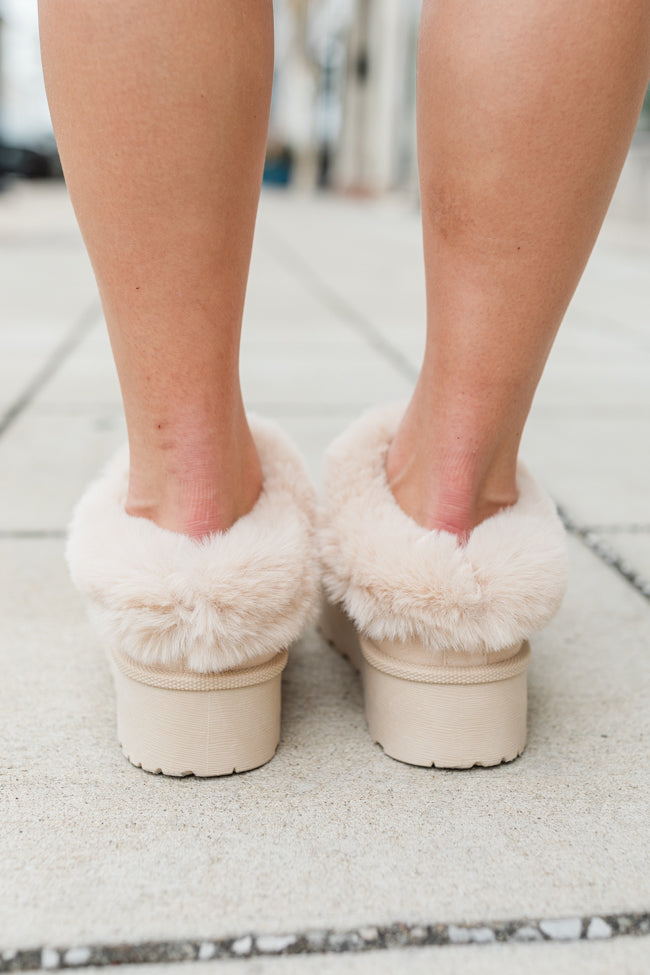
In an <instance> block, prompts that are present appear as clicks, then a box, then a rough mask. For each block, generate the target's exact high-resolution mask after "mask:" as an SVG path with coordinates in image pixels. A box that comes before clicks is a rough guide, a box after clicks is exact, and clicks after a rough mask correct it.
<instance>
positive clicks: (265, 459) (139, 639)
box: [67, 417, 319, 673]
mask: <svg viewBox="0 0 650 975" xmlns="http://www.w3.org/2000/svg"><path fill="white" fill-rule="evenodd" d="M249 423H250V426H251V431H252V433H253V437H254V439H255V443H256V445H257V449H258V452H259V456H260V461H261V465H262V474H263V488H262V493H261V495H260V497H259V499H258V501H257V503H256V504H255V506H254V508H253V509H252V510H251V511H250V512H249V513H248V514H247V515H246V516H244V517H243V518H240V519H239V521H237V522H236V523H235V524H234V525H233V526H232V528H230V530H229V531H227V532H224V533H222V534H214V535H211V536H210V537H209V538H206V539H203V540H200V541H197V540H193V539H190V538H188V537H187V536H185V535H181V534H177V533H175V532H171V531H167V530H166V529H164V528H160V527H159V526H158V525H156V524H154V523H153V522H152V521H149V520H147V519H146V518H133V517H131V516H129V515H127V514H126V513H125V511H124V501H125V498H126V491H127V482H128V450H127V449H126V448H124V449H123V450H122V451H120V452H119V454H118V455H116V456H115V457H114V458H113V460H112V461H111V463H110V464H109V465H108V467H107V469H106V470H105V471H104V473H103V474H102V476H101V477H100V478H99V479H98V480H97V481H95V482H94V483H93V484H91V485H90V487H89V488H88V489H87V491H86V493H85V494H84V496H83V497H82V499H81V500H80V502H79V503H78V505H77V507H76V509H75V511H74V514H73V518H72V523H71V526H70V531H69V538H68V546H67V559H68V564H69V567H70V573H71V576H72V580H73V582H74V584H75V586H76V587H77V588H78V589H79V590H80V591H81V592H82V593H83V594H84V595H85V596H86V597H87V601H88V604H89V610H90V615H91V617H92V619H93V621H94V623H95V625H96V626H97V629H98V631H99V633H100V636H101V637H102V639H103V641H104V643H105V644H106V646H107V649H109V650H110V649H111V648H118V649H119V650H121V651H122V653H125V654H127V655H128V656H129V657H132V658H133V659H134V660H137V661H140V662H141V663H143V664H146V665H149V666H166V667H171V668H186V669H189V670H192V671H196V672H199V673H210V672H215V673H218V672H220V671H223V670H229V669H231V668H233V667H236V666H239V665H241V664H246V663H249V662H250V663H254V662H255V658H256V657H259V656H261V655H262V654H268V653H269V652H273V651H280V650H282V649H284V648H285V647H287V646H288V645H289V644H290V643H292V642H293V641H294V640H295V639H297V637H298V636H299V635H300V633H301V631H302V629H303V627H304V625H305V623H306V622H307V621H308V620H309V618H310V617H311V616H312V615H313V613H314V612H315V608H316V602H317V598H318V590H319V582H318V558H317V554H316V541H315V537H314V523H315V512H316V497H315V491H314V488H313V486H312V484H311V481H310V479H309V476H308V474H307V472H306V470H305V467H304V464H303V461H302V458H301V457H300V454H299V453H298V451H297V449H296V448H295V447H294V446H293V444H292V443H291V442H290V440H289V439H288V438H287V437H286V436H285V434H284V433H282V431H281V430H280V429H279V428H278V427H277V426H276V425H275V424H273V423H270V422H268V421H263V420H260V419H258V418H256V417H249Z"/></svg>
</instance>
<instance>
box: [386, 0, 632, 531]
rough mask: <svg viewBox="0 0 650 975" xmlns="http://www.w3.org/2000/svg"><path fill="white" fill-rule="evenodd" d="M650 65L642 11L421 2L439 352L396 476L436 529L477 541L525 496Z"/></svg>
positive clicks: (425, 196) (431, 319) (398, 486)
mask: <svg viewBox="0 0 650 975" xmlns="http://www.w3.org/2000/svg"><path fill="white" fill-rule="evenodd" d="M605 65H606V69H605V68H604V66H605ZM649 65H650V4H648V3H647V0H597V2H594V0H572V2H571V3H570V4H567V3H565V2H564V0H543V2H540V0H472V2H471V3H464V2H461V0H425V3H424V7H423V11H422V20H421V28H420V45H419V56H418V151H419V165H420V183H421V197H422V222H423V236H424V256H425V271H426V291H427V342H426V352H425V356H424V362H423V365H422V370H421V374H420V377H419V380H418V383H417V386H416V389H415V392H414V395H413V398H412V401H411V403H410V405H409V408H408V410H407V412H406V415H405V417H404V420H403V422H402V425H401V428H400V430H399V432H398V434H397V436H396V438H395V440H394V442H393V444H392V445H391V449H390V451H389V454H388V458H387V475H388V480H389V483H390V485H391V488H392V490H393V493H394V495H395V497H396V499H397V501H398V503H399V504H400V505H401V507H402V508H403V509H404V510H405V511H407V512H408V513H409V514H410V515H411V516H412V517H414V518H415V520H416V521H418V522H419V523H420V524H422V525H424V526H425V527H427V528H431V529H434V528H442V529H446V530H448V531H452V532H455V533H456V534H458V535H459V536H461V537H466V535H467V533H468V532H469V531H470V530H471V528H473V527H474V526H475V525H477V524H478V523H479V522H480V521H482V520H483V519H484V518H486V517H489V516H490V515H492V514H494V513H495V512H496V511H498V510H499V509H500V508H502V507H504V506H506V505H509V504H512V503H514V502H515V501H516V499H517V487H516V479H515V470H516V461H517V452H518V449H519V442H520V439H521V435H522V432H523V428H524V424H525V422H526V418H527V416H528V413H529V410H530V407H531V403H532V399H533V395H534V392H535V389H536V387H537V384H538V382H539V379H540V377H541V374H542V370H543V368H544V364H545V362H546V359H547V357H548V354H549V352H550V349H551V345H552V342H553V339H554V337H555V334H556V332H557V329H558V327H559V325H560V322H561V321H562V318H563V316H564V313H565V311H566V308H567V306H568V304H569V301H570V299H571V297H572V295H573V292H574V290H575V288H576V285H577V284H578V280H579V278H580V276H581V274H582V271H583V270H584V266H585V264H586V262H587V258H588V256H589V254H590V252H591V249H592V247H593V245H594V242H595V240H596V236H597V234H598V231H599V229H600V226H601V223H602V220H603V218H604V216H605V212H606V209H607V206H608V204H609V201H610V199H611V196H612V193H613V191H614V188H615V185H616V181H617V179H618V176H619V173H620V170H621V167H622V165H623V162H624V159H625V155H626V153H627V150H628V147H629V143H630V141H631V138H632V134H633V131H634V127H635V124H636V121H637V118H638V114H639V111H640V108H641V104H642V101H643V96H644V93H645V90H646V87H647V83H648V71H649Z"/></svg>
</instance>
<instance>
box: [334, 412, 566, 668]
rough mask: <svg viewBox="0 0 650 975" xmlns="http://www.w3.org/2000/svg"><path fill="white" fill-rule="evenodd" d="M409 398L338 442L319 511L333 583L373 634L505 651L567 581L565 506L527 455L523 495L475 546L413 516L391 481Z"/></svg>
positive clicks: (441, 646) (558, 597) (551, 609)
mask: <svg viewBox="0 0 650 975" xmlns="http://www.w3.org/2000/svg"><path fill="white" fill-rule="evenodd" d="M402 413H403V407H401V406H399V407H398V406H391V407H388V408H386V407H383V408H381V409H379V410H371V411H370V412H368V413H366V414H364V415H363V416H362V417H361V418H360V419H359V420H357V421H356V422H355V423H354V424H353V425H352V426H351V427H350V428H349V429H348V430H347V431H345V432H344V433H343V434H342V435H341V436H340V437H338V438H337V439H336V440H335V441H334V442H333V443H332V444H331V446H330V447H329V449H328V451H327V453H326V456H325V477H324V483H325V497H324V501H323V505H322V508H321V513H320V529H319V540H320V551H321V560H322V565H323V584H324V586H325V589H326V591H327V593H328V595H329V597H330V598H331V599H332V600H334V601H335V602H339V603H342V604H343V606H344V607H345V609H346V611H347V613H348V614H349V615H350V616H351V617H352V619H353V620H354V622H355V624H356V625H357V627H358V629H359V630H360V631H361V632H362V633H364V634H365V635H366V636H368V637H369V638H370V639H374V640H402V641H406V640H414V639H415V640H419V641H421V642H422V644H423V645H424V646H427V647H429V648H431V649H432V650H436V651H442V650H456V651H459V652H468V653H477V652H489V651H497V650H502V649H503V648H504V647H509V646H515V645H516V644H518V643H519V642H520V641H521V640H523V639H525V638H527V637H528V636H530V634H531V633H533V632H534V631H536V630H538V629H541V628H542V627H543V626H545V625H546V623H548V621H549V620H550V619H551V617H552V616H553V615H554V614H555V612H556V611H557V609H558V608H559V605H560V603H561V601H562V598H563V596H564V592H565V589H566V583H567V554H566V542H565V533H564V528H563V526H562V523H561V522H560V519H559V517H558V515H557V512H556V510H555V505H554V504H553V502H552V500H551V499H550V498H549V497H548V495H547V494H546V493H545V492H544V491H543V490H542V488H541V487H540V486H539V485H538V484H537V483H536V481H535V480H534V479H533V477H532V476H531V474H530V473H529V472H528V470H527V469H526V467H525V466H524V465H523V464H521V463H520V465H519V468H518V471H517V486H518V489H519V500H518V501H517V503H516V504H515V505H513V506H512V507H509V508H504V509H503V510H502V511H500V512H498V513H497V514H496V515H494V516H493V517H491V518H488V519H487V520H486V521H484V522H482V523H481V524H480V525H478V527H476V528H475V529H474V530H473V532H472V533H471V535H470V537H469V540H468V541H467V543H466V544H465V545H461V544H460V543H459V541H458V538H457V537H456V536H455V535H453V534H450V533H448V532H443V531H427V530H426V529H424V528H422V527H421V526H420V525H418V524H417V523H416V522H415V521H413V519H412V518H410V517H409V516H408V515H407V514H405V513H404V512H403V511H402V509H401V508H400V507H399V505H398V504H397V502H396V501H395V499H394V497H393V494H392V492H391V490H390V488H389V486H388V482H387V480H386V470H385V465H386V454H387V451H388V447H389V445H390V443H391V441H392V439H393V437H394V436H395V433H396V431H397V427H398V425H399V422H400V418H401V416H402Z"/></svg>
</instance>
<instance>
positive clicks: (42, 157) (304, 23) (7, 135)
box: [0, 0, 650, 212]
mask: <svg viewBox="0 0 650 975" xmlns="http://www.w3.org/2000/svg"><path fill="white" fill-rule="evenodd" d="M420 6H421V0H275V2H274V7H275V17H276V67H275V81H274V93H273V104H272V110H271V123H270V131H269V144H268V157H267V165H266V171H265V181H266V182H267V183H274V184H278V185H284V186H292V187H295V188H300V189H310V188H317V187H318V188H331V189H336V190H340V191H344V192H347V193H358V194H362V195H363V194H369V195H377V194H381V193H385V192H387V191H389V190H396V189H397V190H404V191H406V192H408V193H416V184H417V176H416V156H415V53H416V46H417V28H418V18H419V12H420ZM0 18H1V19H0V39H1V43H0V52H1V53H0V172H2V173H3V174H5V176H6V175H7V174H19V175H23V176H27V177H32V178H34V177H60V175H61V170H60V166H59V163H58V157H57V154H56V147H55V143H54V138H53V135H52V131H51V127H50V122H49V116H48V110H47V102H46V98H45V92H44V88H43V81H42V76H41V70H40V61H39V50H38V27H37V16H36V3H35V2H29V0H0ZM648 146H650V97H647V98H646V103H645V106H644V111H643V113H642V116H641V120H640V123H639V133H638V137H637V141H636V144H635V152H634V156H635V165H634V166H633V167H632V168H633V170H634V171H633V172H630V173H626V179H629V181H630V184H631V189H630V195H631V196H633V198H634V205H633V206H634V209H635V211H636V212H638V207H639V192H640V185H639V184H643V187H642V188H641V189H642V191H641V198H642V205H643V208H644V212H647V208H648V198H649V195H650V190H648V187H649V186H650V180H648V179H647V178H646V174H647V172H648V171H650V149H649V148H648ZM629 168H630V167H628V169H629ZM646 184H647V185H646ZM619 196H625V194H624V193H623V194H619ZM621 202H622V203H623V204H624V201H621ZM630 206H632V204H631V203H630Z"/></svg>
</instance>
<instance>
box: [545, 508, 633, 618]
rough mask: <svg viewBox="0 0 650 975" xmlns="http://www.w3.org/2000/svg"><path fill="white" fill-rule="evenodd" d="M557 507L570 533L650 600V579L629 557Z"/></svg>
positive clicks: (563, 509)
mask: <svg viewBox="0 0 650 975" xmlns="http://www.w3.org/2000/svg"><path fill="white" fill-rule="evenodd" d="M557 508H558V513H559V515H560V518H561V519H562V522H563V524H564V527H565V528H566V530H567V531H568V532H569V534H570V535H574V536H575V537H576V538H578V539H579V540H580V541H581V542H582V543H583V545H585V546H586V547H587V548H588V549H589V550H590V551H591V552H593V553H594V555H595V556H596V557H597V558H599V559H600V561H601V562H603V563H604V564H605V565H606V566H607V567H608V568H610V569H613V570H614V572H617V573H618V575H620V576H621V577H622V578H623V579H625V581H626V582H627V583H629V585H631V586H632V588H633V589H636V591H637V592H638V593H639V594H640V595H641V596H643V598H644V599H646V600H648V601H649V602H650V580H648V579H646V578H645V576H643V575H642V574H641V573H640V572H638V571H637V570H636V569H635V568H634V566H633V565H632V564H631V563H630V562H628V561H627V559H624V558H623V556H622V555H619V553H618V552H617V551H616V549H614V548H612V546H611V545H610V544H609V543H608V542H605V541H604V540H603V539H602V538H601V537H600V536H599V535H598V534H597V532H596V531H595V530H594V529H593V528H590V527H589V526H588V525H582V524H580V522H578V521H576V519H575V518H574V517H573V516H572V515H570V514H569V513H568V511H567V510H566V508H564V507H563V506H562V505H558V506H557ZM600 530H601V531H602V530H603V529H602V528H601V529H600Z"/></svg>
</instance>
